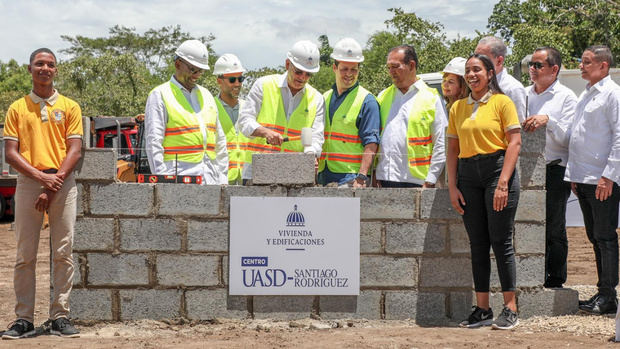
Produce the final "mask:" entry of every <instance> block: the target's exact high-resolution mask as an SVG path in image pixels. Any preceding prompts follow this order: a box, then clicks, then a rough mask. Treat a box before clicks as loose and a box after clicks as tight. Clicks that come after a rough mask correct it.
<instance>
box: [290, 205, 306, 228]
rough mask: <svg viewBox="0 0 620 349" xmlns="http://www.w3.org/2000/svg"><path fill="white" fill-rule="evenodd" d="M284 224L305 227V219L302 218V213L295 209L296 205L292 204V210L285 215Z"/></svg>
mask: <svg viewBox="0 0 620 349" xmlns="http://www.w3.org/2000/svg"><path fill="white" fill-rule="evenodd" d="M286 226H287V227H305V226H306V219H305V218H304V215H303V213H301V212H300V211H297V205H294V206H293V211H292V212H291V213H289V214H288V217H286Z"/></svg>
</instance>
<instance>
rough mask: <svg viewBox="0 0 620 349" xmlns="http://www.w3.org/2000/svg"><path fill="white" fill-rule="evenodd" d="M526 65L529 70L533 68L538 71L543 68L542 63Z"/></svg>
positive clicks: (528, 63)
mask: <svg viewBox="0 0 620 349" xmlns="http://www.w3.org/2000/svg"><path fill="white" fill-rule="evenodd" d="M527 65H528V66H529V67H530V68H531V67H534V69H536V70H539V69H542V67H544V66H545V64H544V63H541V62H527Z"/></svg>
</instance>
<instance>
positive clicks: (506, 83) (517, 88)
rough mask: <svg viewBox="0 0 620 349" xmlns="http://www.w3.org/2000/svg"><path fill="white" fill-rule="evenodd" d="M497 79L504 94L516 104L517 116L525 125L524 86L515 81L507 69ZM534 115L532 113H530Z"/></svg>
mask: <svg viewBox="0 0 620 349" xmlns="http://www.w3.org/2000/svg"><path fill="white" fill-rule="evenodd" d="M495 77H496V78H497V82H498V83H499V88H501V89H502V92H504V94H505V95H506V96H508V97H510V99H512V102H513V103H514V104H515V107H517V115H518V116H519V122H520V123H523V121H525V118H526V116H525V114H526V111H525V103H526V102H525V88H524V87H523V84H522V83H521V82H519V80H517V79H515V78H514V77H513V76H512V75H510V74H508V72H507V71H506V68H504V69H502V72H501V73H499V74H497V75H495ZM529 114H530V115H532V113H529Z"/></svg>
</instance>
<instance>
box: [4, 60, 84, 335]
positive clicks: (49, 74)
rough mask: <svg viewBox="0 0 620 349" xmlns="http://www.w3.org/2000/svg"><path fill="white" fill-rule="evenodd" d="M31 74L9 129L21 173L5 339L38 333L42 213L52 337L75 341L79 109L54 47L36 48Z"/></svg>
mask: <svg viewBox="0 0 620 349" xmlns="http://www.w3.org/2000/svg"><path fill="white" fill-rule="evenodd" d="M28 71H29V72H30V74H31V75H32V92H30V94H29V95H27V96H25V97H23V98H21V99H19V100H17V101H16V102H14V103H13V104H12V105H11V106H10V107H9V110H8V112H7V115H6V120H5V126H4V140H5V152H6V153H5V154H6V161H7V162H8V163H9V164H10V165H11V166H13V168H14V169H15V170H17V172H19V176H18V178H17V189H16V192H15V206H16V207H15V237H16V240H17V258H16V262H15V274H14V288H15V296H16V298H17V305H16V306H15V315H16V316H17V320H15V321H14V322H13V324H12V325H11V326H10V328H9V330H7V331H6V332H4V334H3V335H2V338H3V339H17V338H24V337H28V336H31V335H33V334H35V330H34V326H33V320H34V301H35V266H36V263H37V248H38V245H39V235H40V232H41V225H42V223H43V212H44V211H47V212H48V215H49V223H50V240H51V247H52V260H53V268H52V270H53V274H52V279H53V285H54V294H53V295H52V299H51V301H50V309H49V320H50V321H51V328H50V332H51V333H52V334H56V335H60V336H64V337H77V336H79V331H78V330H77V329H76V328H75V327H73V325H72V324H71V322H70V321H69V293H70V292H71V287H72V280H73V257H72V248H73V228H74V225H75V215H76V199H77V188H76V186H75V179H74V177H73V170H74V168H75V165H76V164H77V162H78V161H79V159H80V157H81V152H80V150H81V147H82V132H83V131H82V111H81V110H80V106H79V105H78V104H77V103H75V102H74V101H72V100H71V99H69V98H67V97H64V96H62V95H60V94H59V93H58V91H56V90H55V89H54V77H56V74H57V69H56V56H55V55H54V53H53V52H52V51H51V50H50V49H47V48H40V49H38V50H35V51H34V52H33V53H32V55H31V56H30V64H29V65H28Z"/></svg>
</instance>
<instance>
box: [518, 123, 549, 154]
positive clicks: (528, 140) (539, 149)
mask: <svg viewBox="0 0 620 349" xmlns="http://www.w3.org/2000/svg"><path fill="white" fill-rule="evenodd" d="M546 130H547V128H546V127H541V128H539V129H538V130H536V131H535V132H523V131H521V153H522V154H525V153H535V154H542V153H544V151H545V143H546V138H545V134H546V132H547V131H546Z"/></svg>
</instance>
